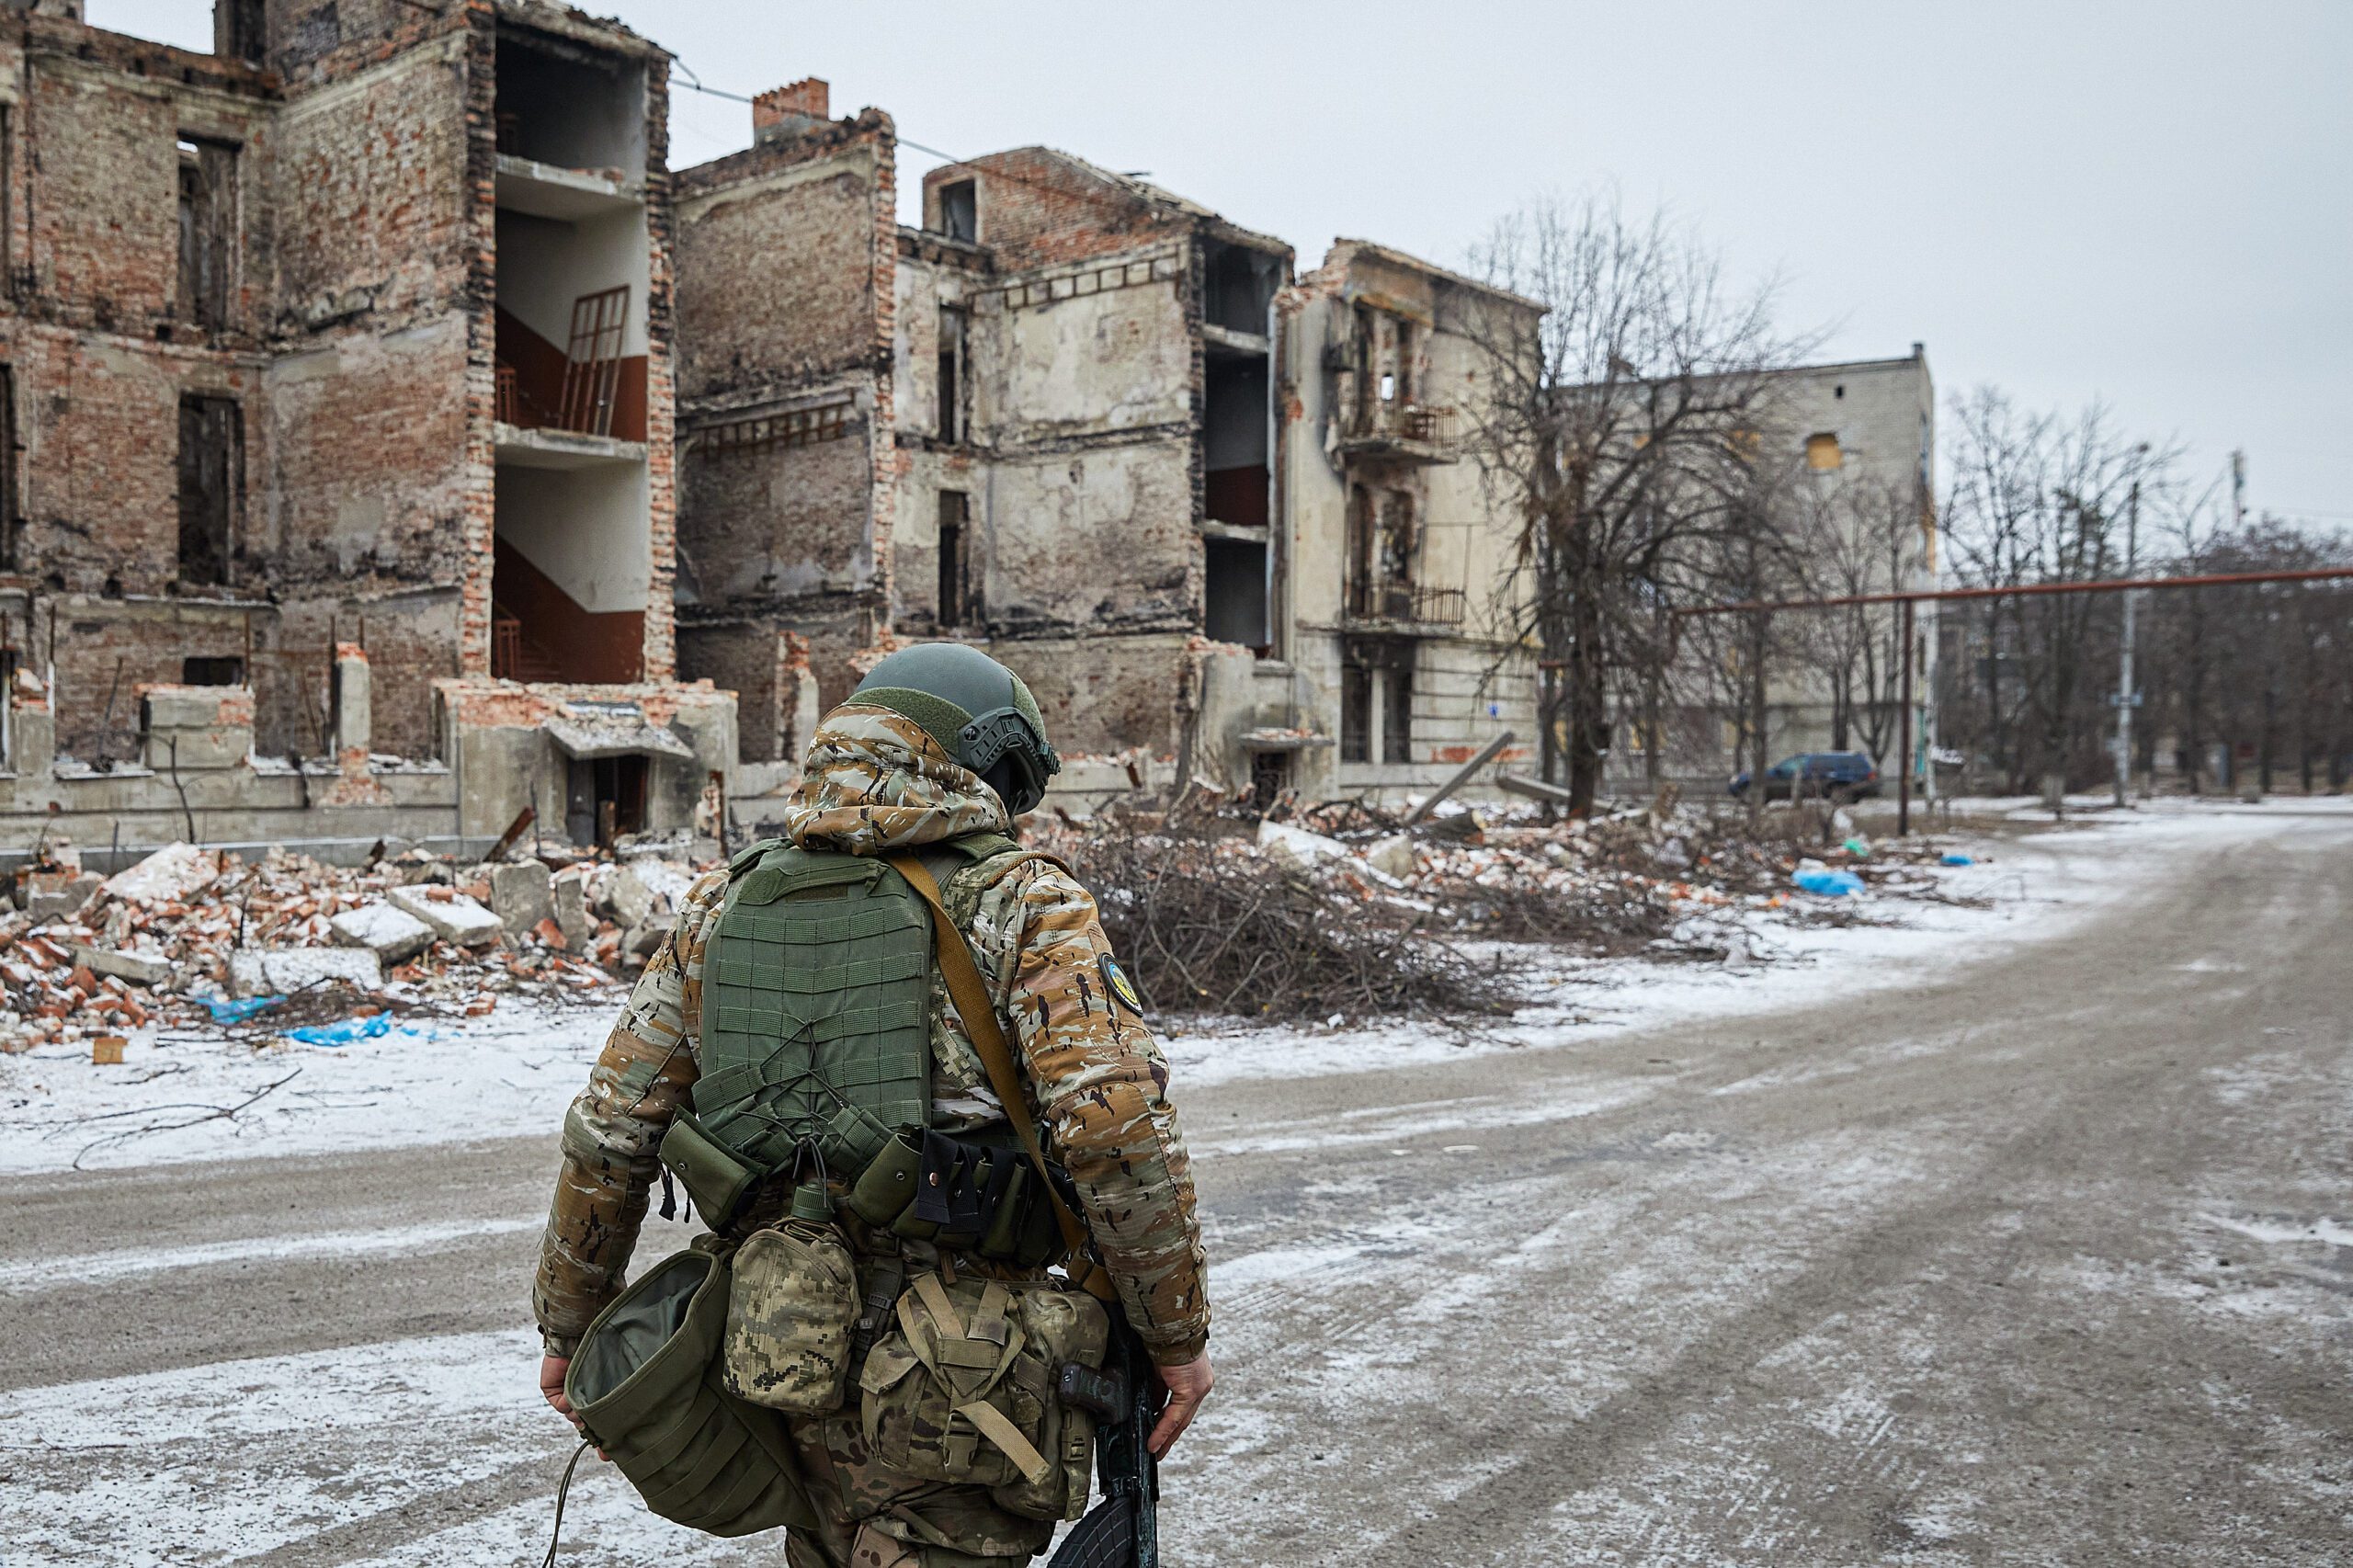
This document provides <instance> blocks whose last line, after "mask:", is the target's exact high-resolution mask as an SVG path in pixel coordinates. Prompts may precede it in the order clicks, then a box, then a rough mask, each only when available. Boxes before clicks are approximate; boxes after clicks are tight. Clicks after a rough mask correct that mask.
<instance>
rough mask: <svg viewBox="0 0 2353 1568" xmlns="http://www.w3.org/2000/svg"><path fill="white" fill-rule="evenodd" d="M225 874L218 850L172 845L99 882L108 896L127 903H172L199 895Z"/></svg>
mask: <svg viewBox="0 0 2353 1568" xmlns="http://www.w3.org/2000/svg"><path fill="white" fill-rule="evenodd" d="M220 875H221V855H220V852H219V851H218V850H212V849H199V848H198V847H197V846H195V845H193V844H171V845H166V846H164V847H163V848H161V849H158V850H156V851H155V853H153V855H150V856H148V857H147V858H145V859H144V860H142V861H140V862H139V863H138V864H137V865H135V866H132V867H131V868H130V869H128V870H122V871H118V872H116V873H115V874H114V875H113V876H111V877H108V879H107V880H106V881H104V882H102V883H100V884H99V887H100V890H101V891H102V892H105V894H106V895H107V897H108V898H111V899H119V900H120V901H121V902H123V903H173V902H175V901H178V900H185V899H189V898H193V897H195V896H196V895H197V894H198V893H199V892H202V891H203V890H204V889H206V888H208V887H210V886H211V885H212V882H213V880H214V879H215V878H217V877H219V876H220Z"/></svg>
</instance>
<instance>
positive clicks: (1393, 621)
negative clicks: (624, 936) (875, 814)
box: [678, 81, 1534, 814]
mask: <svg viewBox="0 0 2353 1568" xmlns="http://www.w3.org/2000/svg"><path fill="white" fill-rule="evenodd" d="M828 116H829V106H828V104H827V101H826V91H825V86H824V83H822V82H815V81H809V82H802V83H798V84H795V85H792V86H790V87H786V88H781V89H779V90H778V91H777V92H775V93H771V94H767V95H763V96H762V97H761V98H760V99H759V100H758V101H757V103H756V108H755V110H754V117H755V136H756V142H755V145H754V146H753V147H752V148H750V149H749V150H747V151H745V152H744V153H737V154H734V155H733V156H731V157H728V158H723V159H721V160H719V161H717V162H715V163H712V164H708V165H702V166H700V167H699V168H694V169H689V170H687V171H685V172H684V173H683V174H682V175H681V176H679V191H678V258H679V297H680V307H679V317H680V342H681V345H682V347H681V353H680V366H681V369H680V389H679V399H680V402H679V407H680V438H679V465H680V507H679V541H680V542H679V555H680V569H679V579H678V580H679V600H680V608H679V647H680V654H679V657H680V667H681V669H682V671H683V672H684V673H685V674H686V675H688V676H702V677H708V678H710V679H711V680H712V681H714V682H715V683H716V684H718V685H721V686H723V687H732V688H733V689H735V690H737V691H738V692H740V693H742V697H743V708H742V713H743V720H742V735H743V741H744V748H745V750H744V765H745V790H746V795H745V798H744V804H745V809H746V811H747V812H749V813H752V814H756V813H757V812H758V810H759V807H758V805H757V803H756V802H757V801H758V800H759V799H760V797H761V791H762V790H764V789H765V790H774V789H778V788H780V787H781V786H782V784H783V782H784V781H785V780H786V778H788V777H789V774H790V767H791V766H792V764H793V761H794V759H795V758H796V757H797V756H798V752H799V748H800V744H801V742H802V741H803V740H804V739H805V738H806V735H807V733H808V730H809V727H810V725H811V724H812V723H813V722H814V720H815V718H816V716H817V714H818V713H819V712H821V711H822V710H824V708H825V707H826V706H829V705H830V704H832V703H834V702H836V701H838V700H840V699H841V698H842V697H843V696H844V695H845V694H846V693H847V691H848V690H849V688H850V687H851V686H853V685H854V684H855V683H856V681H857V679H858V673H859V672H860V670H861V669H862V668H864V667H865V665H867V664H869V663H870V662H871V659H872V658H873V657H874V656H875V655H876V654H877V653H879V652H881V651H882V650H884V649H887V648H888V647H890V646H892V645H893V643H894V642H896V641H898V640H900V639H904V638H915V637H955V638H965V639H970V640H972V641H973V642H977V643H980V644H982V645H983V646H985V647H987V648H988V650H989V651H990V652H991V653H995V655H996V656H997V657H999V658H1001V659H1003V660H1005V661H1006V663H1007V664H1009V665H1013V666H1014V667H1015V668H1016V669H1017V670H1019V671H1020V672H1021V673H1022V675H1023V676H1025V677H1026V678H1027V679H1028V680H1029V683H1030V685H1031V686H1032V687H1033V688H1035V690H1036V691H1037V694H1038V697H1039V699H1040V704H1041V705H1042V707H1043V708H1044V710H1045V711H1046V713H1047V715H1048V718H1049V720H1050V722H1051V726H1052V729H1053V732H1054V734H1055V736H1056V739H1057V744H1060V745H1062V746H1063V749H1064V750H1065V751H1066V752H1069V753H1071V754H1074V766H1073V767H1071V769H1070V770H1069V772H1068V774H1067V775H1066V776H1065V778H1063V780H1062V781H1060V783H1059V786H1058V788H1059V790H1060V791H1061V793H1062V795H1063V797H1064V798H1072V797H1084V796H1086V795H1088V794H1091V793H1098V792H1102V791H1108V790H1124V789H1128V788H1131V787H1133V785H1134V784H1135V783H1136V782H1138V781H1141V780H1144V779H1147V778H1149V779H1151V780H1153V781H1154V782H1160V781H1165V780H1167V779H1169V778H1188V779H1191V778H1198V779H1201V780H1203V781H1205V782H1207V783H1208V784H1210V785H1212V786H1214V787H1215V788H1217V789H1219V790H1226V791H1231V792H1233V793H1237V794H1238V793H1242V792H1245V791H1247V792H1250V793H1253V794H1256V795H1257V796H1258V797H1259V798H1261V799H1268V798H1272V797H1274V796H1276V795H1278V794H1279V793H1280V792H1282V791H1284V790H1298V791H1301V792H1302V793H1305V794H1309V795H1312V796H1324V795H1329V794H1332V793H1336V792H1340V791H1343V790H1346V791H1352V792H1356V791H1370V792H1373V793H1380V792H1382V791H1395V790H1405V789H1412V788H1424V787H1427V785H1429V784H1431V783H1435V782H1437V781H1438V779H1441V778H1444V777H1445V776H1446V774H1448V773H1449V772H1450V771H1452V770H1453V768H1454V767H1457V766H1459V765H1460V764H1461V762H1462V761H1463V760H1464V759H1466V758H1467V757H1469V756H1472V754H1473V753H1474V752H1475V750H1476V749H1477V748H1478V747H1479V746H1480V745H1481V744H1483V743H1484V742H1485V741H1486V740H1488V739H1489V738H1491V737H1492V736H1494V735H1495V734H1499V733H1502V732H1504V731H1505V730H1506V729H1510V728H1512V727H1513V726H1514V725H1517V726H1518V731H1517V733H1518V735H1519V736H1520V737H1522V738H1523V740H1524V739H1525V737H1527V736H1528V735H1529V734H1530V733H1531V731H1532V724H1533V718H1532V707H1531V682H1530V678H1529V675H1530V672H1529V668H1528V665H1527V660H1526V657H1525V654H1524V653H1523V652H1522V651H1521V650H1519V649H1518V647H1517V645H1516V643H1515V642H1513V640H1512V639H1511V637H1510V636H1509V634H1508V633H1507V632H1504V631H1499V630H1498V628H1500V627H1503V626H1506V625H1507V624H1508V622H1509V619H1510V618H1509V617H1508V616H1504V615H1499V614H1497V613H1496V607H1495V605H1494V604H1493V603H1492V602H1491V600H1492V599H1493V597H1494V593H1495V591H1496V589H1495V585H1496V584H1497V583H1499V582H1500V580H1501V578H1502V577H1503V576H1504V575H1505V574H1504V573H1503V572H1502V571H1501V568H1500V564H1499V555H1498V552H1499V551H1507V550H1508V537H1509V536H1508V530H1507V529H1499V528H1498V526H1497V525H1496V524H1495V522H1494V521H1493V519H1492V517H1491V512H1492V508H1491V506H1490V505H1489V503H1488V500H1487V498H1486V496H1485V494H1484V493H1483V490H1482V488H1481V487H1480V485H1479V483H1478V479H1477V474H1476V472H1475V469H1476V465H1475V464H1472V463H1470V462H1467V461H1465V460H1462V453H1461V449H1460V446H1459V440H1458V436H1457V433H1456V432H1455V430H1454V429H1453V428H1452V426H1451V425H1450V423H1449V413H1448V410H1447V408H1446V407H1445V406H1444V403H1443V400H1444V399H1445V398H1447V397H1450V396H1455V395H1457V394H1458V393H1459V394H1463V395H1467V394H1468V393H1469V392H1470V391H1471V390H1472V387H1471V382H1472V381H1474V380H1475V377H1476V374H1477V356H1478V352H1479V351H1478V350H1476V349H1474V348H1473V347H1472V343H1471V342H1470V340H1469V339H1467V338H1465V337H1464V336H1463V335H1461V332H1460V331H1459V330H1458V328H1459V322H1457V321H1456V320H1455V319H1454V316H1453V312H1455V310H1456V307H1457V305H1458V304H1459V302H1460V301H1461V300H1462V299H1464V298H1466V297H1469V296H1472V295H1476V296H1477V297H1478V298H1479V299H1480V300H1481V301H1483V303H1484V304H1486V305H1489V306H1493V305H1495V303H1497V302H1498V301H1503V302H1504V306H1505V308H1509V309H1515V310H1532V309H1534V307H1533V306H1530V305H1529V304H1528V303H1527V302H1526V301H1509V300H1508V297H1506V296H1499V295H1496V294H1495V291H1494V290H1483V289H1481V287H1480V286H1479V285H1477V284H1475V283H1472V282H1471V281H1470V280H1468V279H1465V278H1458V277H1455V276H1454V275H1452V274H1449V273H1447V272H1445V271H1444V270H1443V269H1440V268H1436V267H1429V266H1427V264H1425V263H1421V262H1417V261H1415V260H1414V259H1413V258H1411V257H1408V256H1401V255H1399V254H1398V253H1395V252H1393V251H1388V250H1384V249H1382V248H1381V247H1378V246H1373V245H1370V244H1363V243H1361V242H1351V243H1350V244H1346V245H1343V246H1342V247H1340V248H1339V249H1337V250H1336V251H1335V252H1334V254H1333V256H1332V257H1331V258H1330V259H1329V260H1327V262H1326V264H1325V266H1324V268H1323V269H1321V270H1320V271H1319V272H1318V273H1316V274H1315V275H1313V276H1312V277H1311V278H1303V279H1297V280H1294V278H1293V277H1292V258H1291V252H1290V248H1289V247H1288V246H1286V245H1285V244H1282V243H1281V242H1280V241H1278V240H1274V239H1271V238H1268V237H1267V236H1266V235H1263V234H1258V233H1252V232H1250V231H1248V230H1246V229H1244V228H1242V227H1240V226H1238V225H1236V224H1233V223H1232V222H1228V221H1226V220H1225V219H1223V218H1222V217H1220V216H1219V215H1218V214H1216V213H1214V212H1211V211H1210V210H1207V209H1205V208H1202V207H1200V206H1199V205H1197V204H1195V203H1193V202H1190V201H1188V200H1186V199H1183V198H1181V197H1178V196H1176V195H1173V194H1172V193H1170V192H1167V191H1165V190H1163V189H1161V188H1159V187H1155V186H1152V185H1150V184H1147V183H1145V182H1143V181H1142V180H1140V179H1137V178H1135V177H1133V176H1124V175H1117V174H1113V173H1110V172H1108V171H1107V170H1104V169H1100V168H1097V167H1096V166H1095V165H1091V164H1088V163H1086V161H1084V160H1083V159H1079V158H1076V157H1074V156H1072V155H1070V154H1068V153H1060V152H1055V151H1052V150H1050V149H1045V148H1025V149H1021V150H1018V151H1016V152H1010V153H997V154H995V155H992V156H989V157H984V158H979V159H975V160H972V162H969V163H964V164H956V165H948V166H946V167H942V168H938V169H935V170H933V171H931V172H930V173H929V174H927V175H926V176H925V179H924V195H923V222H922V223H921V225H920V226H917V227H902V226H900V225H898V224H896V223H895V222H893V221H892V213H893V210H894V202H895V190H896V173H895V149H896V140H895V133H894V131H893V129H892V123H891V121H890V119H889V117H888V116H887V115H884V114H882V113H881V112H880V111H878V110H874V109H868V110H865V111H863V112H862V113H860V114H858V115H856V116H852V117H848V118H845V119H838V120H836V119H830V118H828ZM1376 362H1377V363H1378V364H1379V366H1381V367H1382V369H1378V370H1376V369H1374V368H1373V367H1374V366H1375V364H1376Z"/></svg>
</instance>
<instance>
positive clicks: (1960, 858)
mask: <svg viewBox="0 0 2353 1568" xmlns="http://www.w3.org/2000/svg"><path fill="white" fill-rule="evenodd" d="M1937 864H1938V865H1939V866H1974V865H1975V864H1977V857H1976V856H1974V855H1948V856H1946V857H1945V858H1942V859H1941V860H1938V862H1937Z"/></svg>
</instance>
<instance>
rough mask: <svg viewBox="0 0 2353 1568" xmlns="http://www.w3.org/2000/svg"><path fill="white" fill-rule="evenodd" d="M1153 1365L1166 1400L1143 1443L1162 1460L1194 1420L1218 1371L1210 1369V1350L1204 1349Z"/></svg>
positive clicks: (1153, 1455)
mask: <svg viewBox="0 0 2353 1568" xmlns="http://www.w3.org/2000/svg"><path fill="white" fill-rule="evenodd" d="M1155 1370H1157V1371H1158V1372H1159V1373H1160V1381H1161V1382H1162V1383H1163V1384H1164V1385H1165V1387H1166V1388H1167V1390H1168V1404H1167V1407H1166V1408H1165V1409H1164V1410H1163V1411H1161V1413H1160V1422H1159V1424H1158V1425H1157V1426H1154V1427H1153V1429H1152V1436H1151V1437H1150V1438H1149V1439H1147V1440H1146V1442H1145V1445H1144V1446H1145V1447H1146V1448H1149V1449H1151V1450H1152V1457H1153V1458H1154V1459H1156V1460H1165V1459H1166V1458H1167V1457H1168V1450H1169V1449H1173V1448H1175V1447H1176V1439H1177V1438H1179V1437H1183V1436H1184V1435H1185V1428H1186V1427H1188V1426H1191V1425H1192V1424H1193V1417H1194V1416H1195V1415H1197V1414H1199V1411H1200V1408H1201V1401H1203V1400H1205V1399H1207V1398H1209V1396H1210V1386H1211V1384H1212V1383H1214V1382H1216V1381H1217V1374H1216V1373H1214V1372H1212V1371H1211V1370H1210V1353H1209V1352H1208V1351H1206V1350H1204V1351H1202V1352H1201V1353H1200V1354H1199V1356H1196V1357H1194V1358H1192V1359H1191V1360H1189V1361H1187V1362H1185V1363H1184V1364H1183V1365H1181V1366H1176V1367H1160V1368H1156V1369H1155Z"/></svg>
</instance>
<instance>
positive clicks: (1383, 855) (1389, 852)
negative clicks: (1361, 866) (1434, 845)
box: [1364, 833, 1415, 882]
mask: <svg viewBox="0 0 2353 1568" xmlns="http://www.w3.org/2000/svg"><path fill="white" fill-rule="evenodd" d="M1364 858H1365V863H1366V864H1367V865H1369V866H1370V867H1371V868H1372V869H1374V870H1376V871H1379V872H1381V873H1382V874H1383V875H1384V876H1390V877H1394V878H1395V879H1397V880H1398V881H1401V882H1402V881H1405V880H1406V879H1407V878H1409V877H1411V876H1412V875H1413V874H1414V866H1415V855H1414V837H1413V835H1411V834H1407V833H1400V834H1396V835H1392V836H1391V837H1388V838H1384V839H1382V840H1381V842H1379V843H1378V844H1375V845H1373V846H1371V847H1370V848H1369V849H1367V850H1366V851H1365V852H1364Z"/></svg>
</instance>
